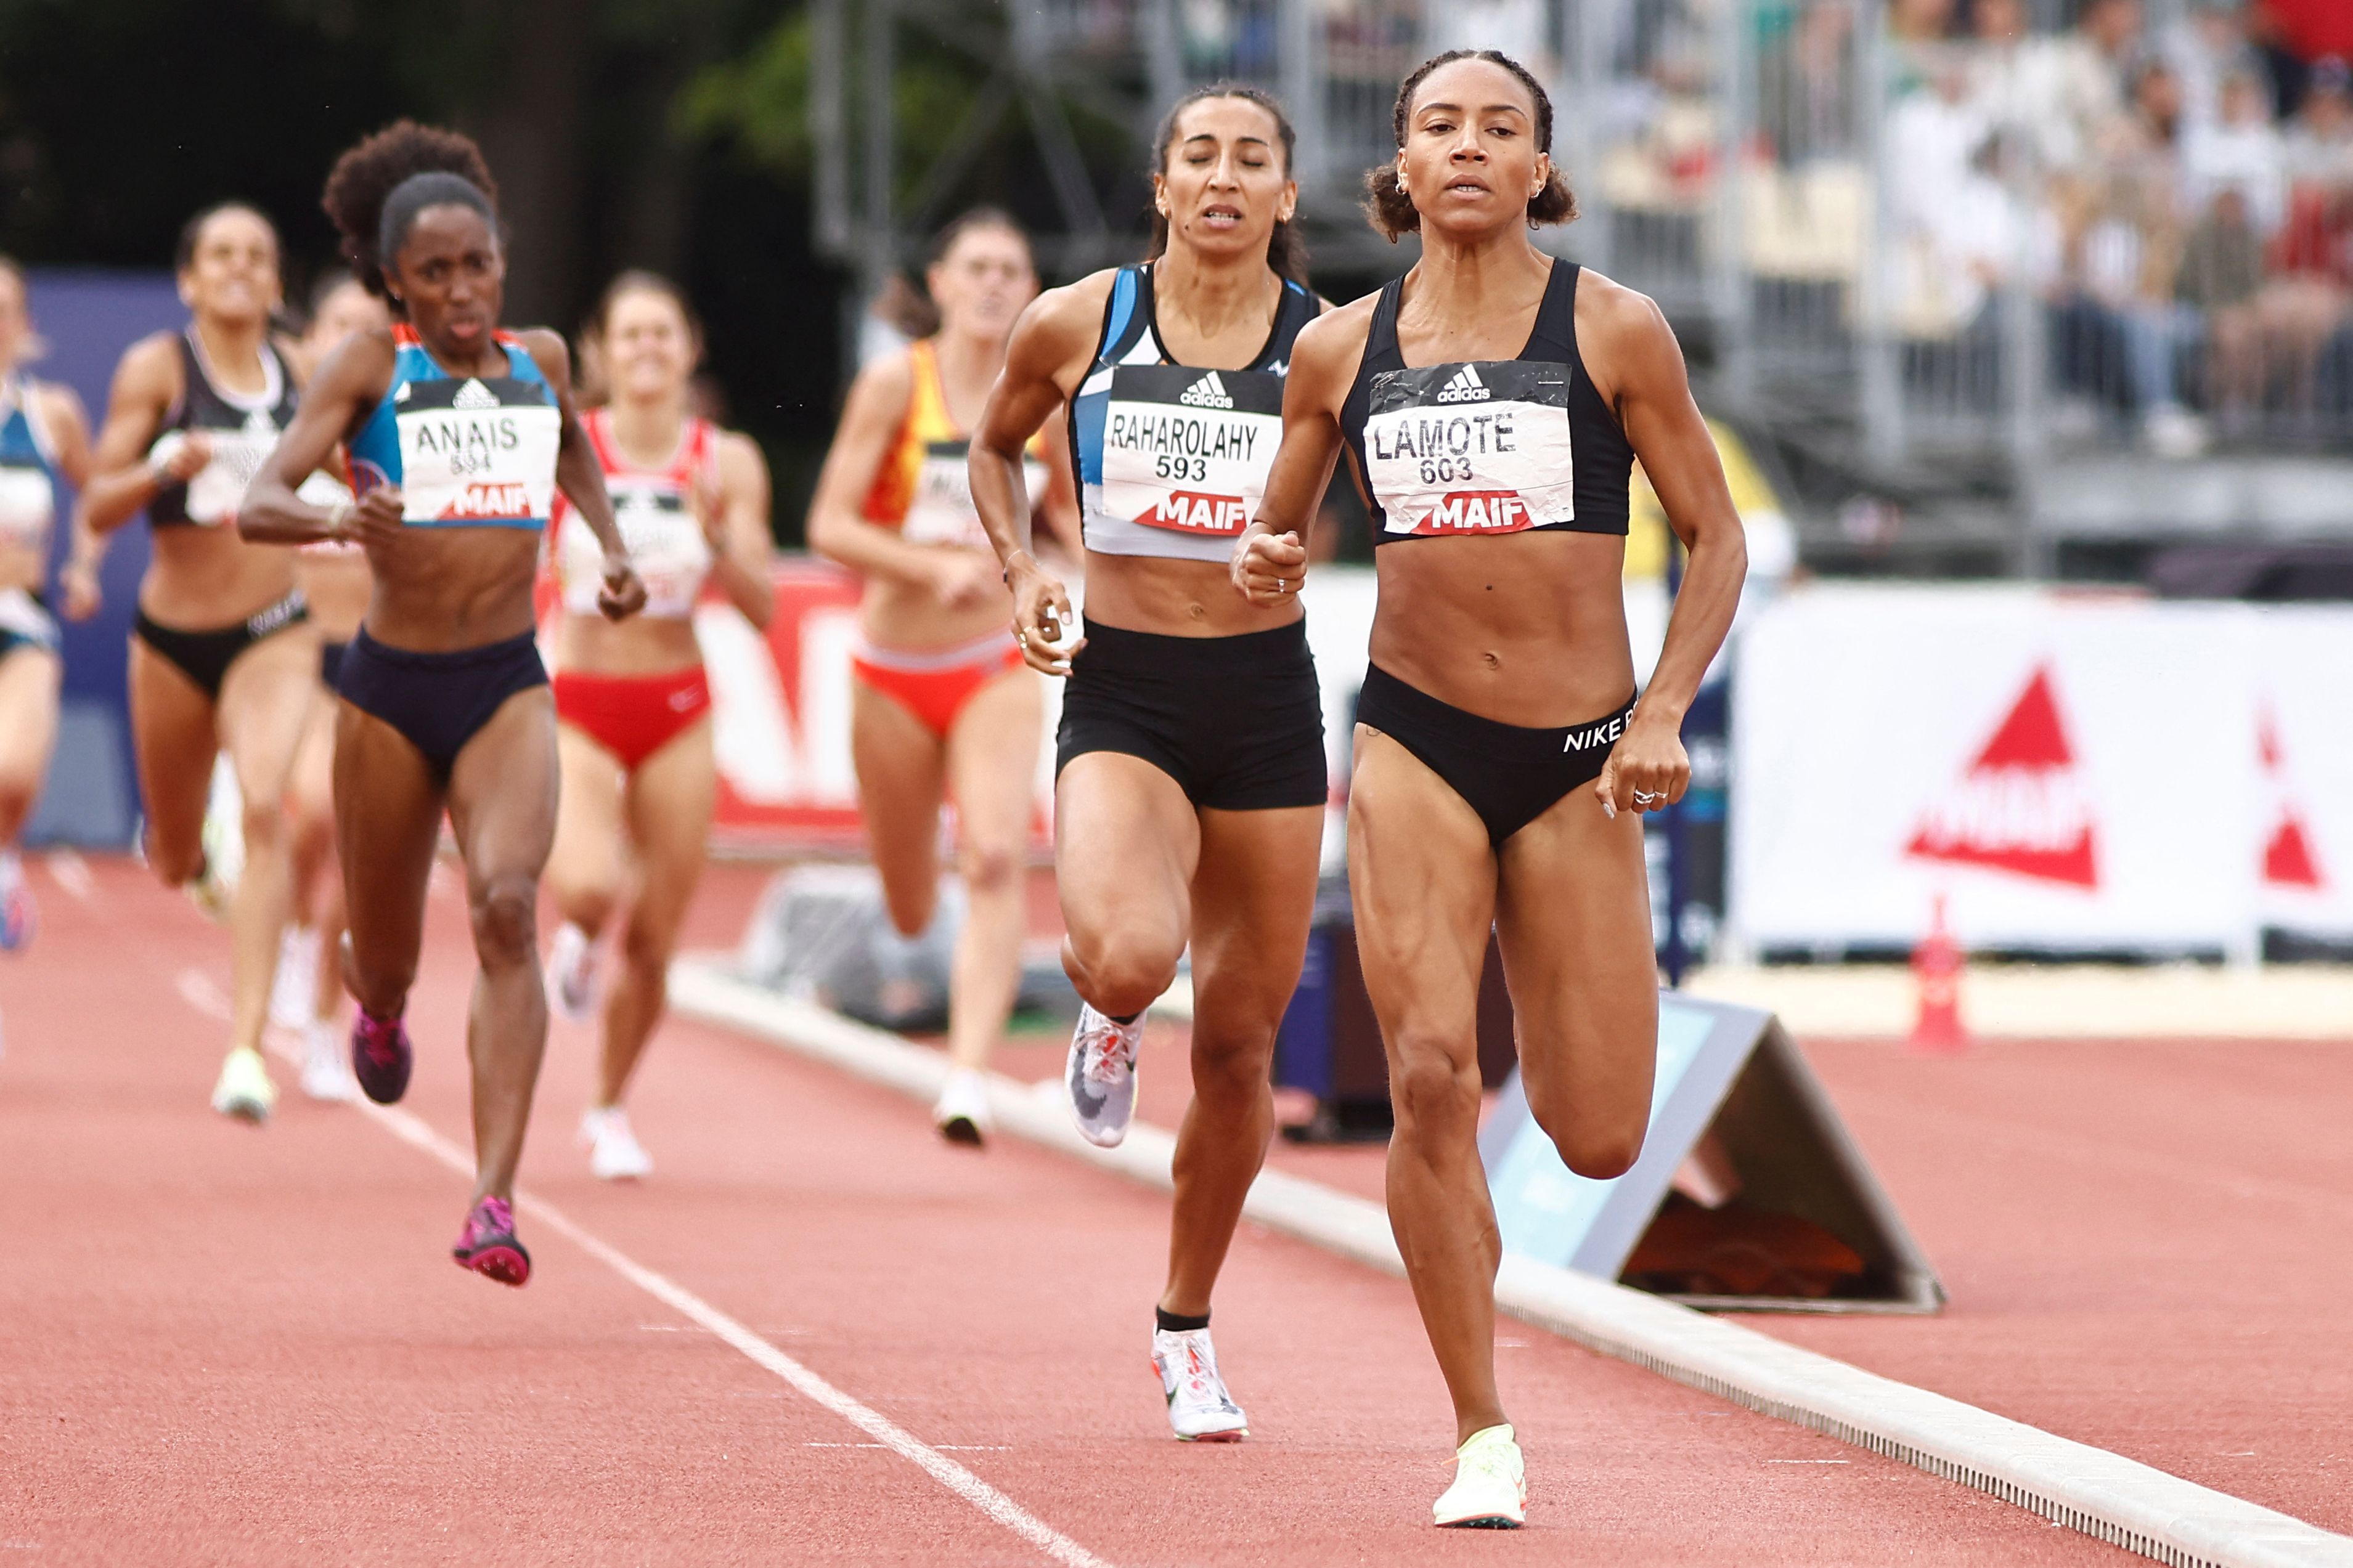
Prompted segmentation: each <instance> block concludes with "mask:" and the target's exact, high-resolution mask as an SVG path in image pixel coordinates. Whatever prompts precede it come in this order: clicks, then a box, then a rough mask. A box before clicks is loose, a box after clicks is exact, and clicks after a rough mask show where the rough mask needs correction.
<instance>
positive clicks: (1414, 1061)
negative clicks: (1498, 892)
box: [1348, 725, 1495, 1117]
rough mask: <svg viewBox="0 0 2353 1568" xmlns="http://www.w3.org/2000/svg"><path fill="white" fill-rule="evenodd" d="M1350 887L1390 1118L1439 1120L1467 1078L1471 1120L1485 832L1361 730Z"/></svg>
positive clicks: (1441, 787)
mask: <svg viewBox="0 0 2353 1568" xmlns="http://www.w3.org/2000/svg"><path fill="white" fill-rule="evenodd" d="M1348 887H1349V889H1350V892H1351V894H1352V895H1353V900H1352V901H1353V903H1354V906H1355V910H1356V952H1357V957H1358V960H1359V962H1360V963H1361V964H1362V967H1363V969H1364V975H1365V989H1366V992H1367V993H1368V994H1370V996H1371V997H1372V1003H1373V1011H1374V1013H1375V1015H1376V1016H1378V1018H1379V1019H1380V1024H1381V1037H1382V1040H1383V1042H1384V1043H1385V1044H1386V1046H1387V1047H1388V1055H1389V1073H1390V1079H1391V1086H1392V1089H1393V1092H1394V1097H1395V1099H1396V1100H1397V1101H1398V1110H1400V1112H1401V1113H1403V1114H1405V1115H1407V1116H1409V1117H1410V1116H1413V1115H1415V1114H1416V1113H1417V1111H1419V1110H1430V1111H1435V1110H1440V1109H1441V1108H1442V1107H1443V1103H1444V1102H1445V1101H1447V1100H1450V1099H1451V1098H1452V1097H1454V1096H1456V1094H1457V1092H1458V1091H1459V1089H1461V1083H1460V1081H1459V1080H1460V1079H1461V1075H1462V1074H1463V1073H1464V1072H1466V1071H1467V1072H1469V1073H1470V1074H1472V1079H1473V1088H1472V1100H1473V1110H1475V1100H1476V1088H1475V1079H1476V1074H1477V1072H1478V1065H1477V1063H1478V1011H1479V976H1480V973H1481V972H1482V970H1483V969H1484V967H1485V965H1486V959H1487V928H1488V925H1489V923H1490V922H1491V921H1492V920H1493V908H1494V896H1495V881H1494V869H1493V859H1492V858H1490V856H1489V854H1488V851H1487V830H1486V828H1485V827H1484V826H1482V824H1481V823H1480V821H1479V817H1478V814H1477V813H1475V812H1473V811H1472V809H1471V807H1470V806H1469V805H1467V804H1465V803H1464V801H1463V799H1462V797H1461V796H1460V795H1456V794H1455V793H1454V792H1453V791H1452V790H1451V789H1450V788H1448V787H1447V785H1446V784H1445V782H1444V781H1443V780H1441V779H1440V778H1439V776H1438V775H1437V774H1436V773H1431V772H1430V770H1429V769H1428V768H1427V767H1425V766H1423V765H1422V763H1420V761H1419V759H1417V758H1415V757H1414V756H1413V755H1412V754H1411V753H1410V752H1408V751H1406V749H1405V748H1404V747H1402V746H1400V745H1398V743H1397V742H1395V741H1393V740H1391V739H1389V738H1388V736H1386V735H1383V734H1381V733H1379V732H1378V731H1372V730H1367V729H1366V728H1364V727H1363V726H1361V725H1360V726H1358V728H1357V730H1356V779H1355V781H1354V783H1353V784H1351V785H1350V787H1349V792H1348Z"/></svg>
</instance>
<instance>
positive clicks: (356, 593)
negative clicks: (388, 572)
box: [294, 549, 375, 642]
mask: <svg viewBox="0 0 2353 1568" xmlns="http://www.w3.org/2000/svg"><path fill="white" fill-rule="evenodd" d="M294 580H295V581H296V582H297V583H299V584H301V587H302V597H303V599H304V600H305V601H307V602H308V603H309V605H310V606H311V625H313V626H317V627H318V628H319V635H320V636H321V637H324V638H326V639H327V640H328V641H329V642H349V641H351V639H352V634H353V632H355V631H357V630H359V626H360V621H361V619H362V617H364V616H366V614H367V607H368V600H369V599H370V598H371V597H373V596H374V595H375V581H374V579H373V578H371V577H370V575H369V574H368V563H367V557H366V556H365V555H364V554H362V553H361V552H359V551H356V550H352V549H342V550H305V551H302V552H299V553H298V554H296V556H295V557H294Z"/></svg>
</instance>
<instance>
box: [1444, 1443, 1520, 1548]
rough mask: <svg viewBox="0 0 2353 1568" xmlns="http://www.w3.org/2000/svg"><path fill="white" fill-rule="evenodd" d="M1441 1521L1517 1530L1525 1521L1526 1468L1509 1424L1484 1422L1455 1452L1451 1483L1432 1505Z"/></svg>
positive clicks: (1460, 1526) (1464, 1527)
mask: <svg viewBox="0 0 2353 1568" xmlns="http://www.w3.org/2000/svg"><path fill="white" fill-rule="evenodd" d="M1430 1517H1431V1518H1432V1519H1433V1520H1435V1521H1437V1522H1438V1523H1439V1524H1440V1525H1443V1526H1447V1527H1449V1528H1453V1529H1461V1530H1517V1529H1519V1528H1520V1526H1522V1525H1523V1524H1525V1523H1526V1522H1527V1521H1528V1474H1527V1467H1526V1466H1525V1465H1524V1464H1523V1463H1521V1460H1520V1446H1519V1444H1518V1443H1516V1442H1514V1441H1513V1438H1512V1429H1511V1428H1510V1427H1509V1426H1482V1427H1481V1428H1480V1429H1479V1430H1478V1431H1476V1432H1473V1433H1472V1434H1471V1436H1470V1437H1469V1439H1468V1440H1467V1441H1465V1442H1464V1443H1463V1445H1462V1447H1460V1448H1457V1449H1456V1450H1455V1451H1454V1484H1453V1485H1452V1486H1451V1487H1449V1488H1447V1489H1446V1490H1445V1491H1444V1492H1443V1493H1442V1494H1440V1497H1439V1500H1437V1501H1436V1502H1435V1503H1432V1504H1431V1505H1430Z"/></svg>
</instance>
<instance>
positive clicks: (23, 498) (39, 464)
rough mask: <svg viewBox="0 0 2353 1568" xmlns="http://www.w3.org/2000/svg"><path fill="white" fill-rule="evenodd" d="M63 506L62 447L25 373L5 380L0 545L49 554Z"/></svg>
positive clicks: (0, 418)
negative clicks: (38, 410) (37, 409)
mask: <svg viewBox="0 0 2353 1568" xmlns="http://www.w3.org/2000/svg"><path fill="white" fill-rule="evenodd" d="M57 511H58V468H57V452H56V449H55V448H54V447H51V446H50V445H49V432H48V429H47V426H44V425H43V424H42V423H41V422H40V419H39V418H38V416H36V415H35V414H34V412H33V405H32V387H31V385H30V384H27V383H26V380H25V379H24V378H23V377H22V376H17V375H11V376H9V377H8V378H7V379H5V381H0V545H10V546H13V547H15V548H17V549H20V550H30V551H33V552H36V553H37V554H41V555H43V556H46V555H47V552H48V548H49V524H50V523H51V522H52V521H55V519H56V517H57Z"/></svg>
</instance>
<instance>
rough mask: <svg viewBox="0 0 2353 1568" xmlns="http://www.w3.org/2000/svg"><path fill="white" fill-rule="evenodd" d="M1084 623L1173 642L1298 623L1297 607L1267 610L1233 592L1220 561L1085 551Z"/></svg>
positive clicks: (1268, 629)
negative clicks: (1111, 627)
mask: <svg viewBox="0 0 2353 1568" xmlns="http://www.w3.org/2000/svg"><path fill="white" fill-rule="evenodd" d="M1085 613H1086V618H1087V619H1088V620H1090V621H1092V622H1094V623H1096V624H1097V625H1100V626H1117V627H1119V628H1121V629H1122V630H1124V631H1131V632H1155V633H1157V634H1159V635H1160V636H1162V637H1239V636H1240V635H1241V634H1243V633H1245V632H1263V631H1271V630H1272V629H1273V628H1275V627H1277V626H1289V625H1290V624H1291V623H1292V622H1293V621H1295V620H1297V619H1299V617H1300V614H1301V612H1300V608H1299V606H1298V605H1296V604H1290V605H1272V606H1268V607H1261V606H1260V605H1253V604H1251V603H1250V601H1249V600H1247V599H1245V598H1243V597H1242V596H1241V595H1240V594H1239V593H1237V592H1235V591H1234V584H1233V578H1232V577H1231V575H1230V574H1229V572H1228V569H1227V566H1226V563H1224V562H1222V561H1178V560H1173V559H1169V558H1166V557H1163V556H1156V555H1104V554H1102V553H1100V552H1096V551H1092V550H1090V551H1088V552H1087V595H1086V612H1085Z"/></svg>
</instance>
